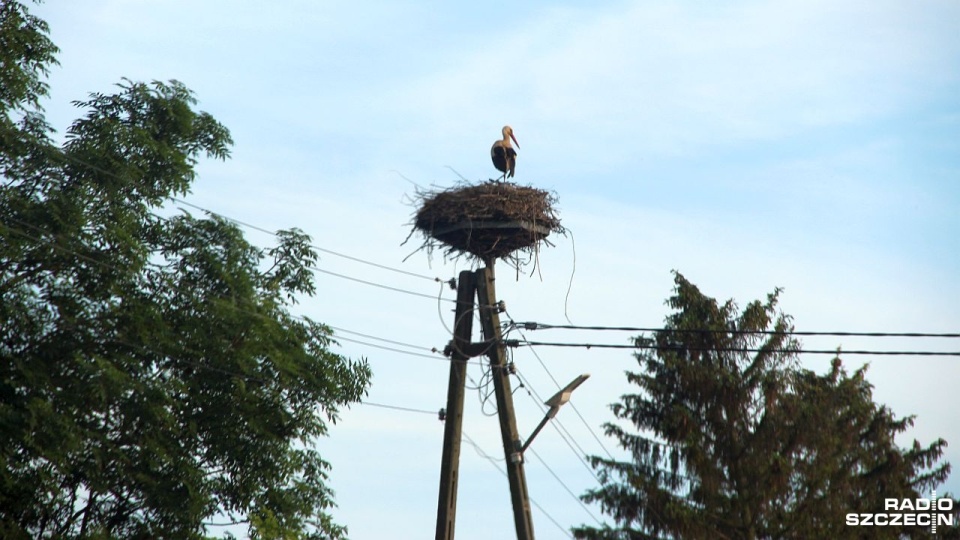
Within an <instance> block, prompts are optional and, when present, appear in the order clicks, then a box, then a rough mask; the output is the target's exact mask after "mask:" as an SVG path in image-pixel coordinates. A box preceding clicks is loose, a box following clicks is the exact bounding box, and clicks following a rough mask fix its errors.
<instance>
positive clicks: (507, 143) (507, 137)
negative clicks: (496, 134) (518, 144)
mask: <svg viewBox="0 0 960 540" xmlns="http://www.w3.org/2000/svg"><path fill="white" fill-rule="evenodd" d="M503 146H506V147H507V148H511V147H512V146H513V145H511V144H510V134H509V133H504V134H503Z"/></svg>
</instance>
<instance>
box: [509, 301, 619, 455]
mask: <svg viewBox="0 0 960 540" xmlns="http://www.w3.org/2000/svg"><path fill="white" fill-rule="evenodd" d="M504 313H505V314H506V315H507V317H508V318H509V319H510V324H511V325H512V326H513V327H514V328H516V329H517V332H518V333H519V334H520V337H521V338H523V340H524V341H526V340H527V336H526V335H524V333H523V330H521V329H520V327H519V326H518V325H517V324H516V323H515V322H514V321H513V317H511V316H510V313H509V312H507V311H506V310H504ZM530 352H532V353H533V356H534V357H535V358H536V359H537V361H538V362H540V365H541V366H542V367H543V369H544V371H546V372H547V375H549V376H550V379H551V380H552V381H553V384H555V385H556V386H557V390H560V389H561V388H562V387H561V386H560V382H559V381H557V378H556V377H554V376H553V373H551V372H550V370H549V369H548V368H547V364H546V363H545V362H544V361H543V359H542V358H540V354H539V353H537V350H536V349H534V348H533V347H531V348H530ZM537 399H540V398H539V396H538V397H537ZM541 401H542V400H541ZM569 404H570V407H571V408H573V410H574V412H575V413H576V414H577V416H578V417H579V418H580V421H581V422H583V425H584V426H585V427H586V428H587V430H588V431H589V432H590V434H591V435H592V436H593V438H594V440H596V441H597V444H599V445H600V447H601V448H602V449H603V451H604V452H605V453H606V454H607V456H608V457H609V458H610V459H614V458H613V454H612V453H610V450H609V449H608V448H607V446H606V445H605V444H604V443H603V440H602V439H600V436H599V435H597V432H596V431H594V429H593V427H592V426H591V425H590V424H589V422H587V419H586V418H584V417H583V415H582V414H581V413H580V409H578V408H577V406H576V405H575V404H574V403H573V400H572V399H571V400H570V402H569ZM577 446H578V447H579V445H577ZM580 451H581V452H583V448H580ZM583 453H584V454H586V452H583Z"/></svg>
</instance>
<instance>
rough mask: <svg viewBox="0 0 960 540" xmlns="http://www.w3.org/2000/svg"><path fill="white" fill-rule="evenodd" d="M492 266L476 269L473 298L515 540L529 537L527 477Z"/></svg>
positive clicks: (531, 538) (530, 524)
mask: <svg viewBox="0 0 960 540" xmlns="http://www.w3.org/2000/svg"><path fill="white" fill-rule="evenodd" d="M494 279H495V278H494V274H493V265H492V264H488V265H487V267H486V268H481V269H480V270H478V271H477V298H478V300H479V305H480V326H481V328H483V337H484V338H485V341H491V342H492V343H491V346H490V347H488V348H487V357H488V358H489V359H490V368H491V374H492V376H493V390H494V393H495V394H496V398H497V416H498V417H499V418H500V436H501V437H502V438H503V456H504V458H506V467H507V478H508V479H509V481H510V499H511V501H512V502H513V522H514V525H515V526H516V528H517V540H533V519H532V518H531V516H530V497H529V495H528V494H527V477H526V475H525V474H524V472H523V453H522V452H521V451H520V448H521V444H520V436H519V435H518V434H517V417H516V415H515V414H514V411H513V393H512V392H511V391H510V372H509V371H508V370H507V361H506V351H505V350H504V346H503V344H502V343H501V335H500V313H499V310H498V308H497V294H496V289H495V287H494V283H493V282H494Z"/></svg>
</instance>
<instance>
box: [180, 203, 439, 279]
mask: <svg viewBox="0 0 960 540" xmlns="http://www.w3.org/2000/svg"><path fill="white" fill-rule="evenodd" d="M170 199H171V200H173V201H176V202H178V203H180V204H183V205H185V206H189V207H191V208H195V209H197V210H200V211H202V212H206V213H207V214H210V215H212V216H217V217H219V218H221V219H224V220H227V221H230V222H233V223H236V224H237V225H241V226H243V227H247V228H248V229H253V230H255V231H259V232H262V233H265V234H269V235H271V236H278V235H277V232H276V231H271V230H269V229H266V228H264V227H260V226H258V225H254V224H252V223H248V222H246V221H242V220H239V219H237V218H233V217H230V216H228V215H226V214H221V213H219V212H214V211H213V210H210V209H208V208H204V207H202V206H199V205H196V204H193V203H191V202H187V201H185V200H183V199H181V198H179V197H170ZM309 245H310V247H312V248H314V249H316V250H317V251H322V252H324V253H328V254H330V255H334V256H336V257H341V258H343V259H347V260H350V261H354V262H358V263H361V264H366V265H368V266H373V267H374V268H380V269H382V270H389V271H391V272H396V273H398V274H403V275H407V276H411V277H415V278H420V279H426V280H429V281H440V282H442V281H443V280H441V279H440V278H439V277H431V276H428V275H425V274H418V273H416V272H411V271H409V270H403V269H402V268H394V267H392V266H387V265H385V264H380V263H376V262H373V261H368V260H366V259H361V258H360V257H354V256H353V255H347V254H345V253H340V252H337V251H333V250H332V249H327V248H325V247H321V246H318V245H316V244H309Z"/></svg>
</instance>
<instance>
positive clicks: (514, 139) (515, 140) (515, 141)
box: [510, 131, 520, 148]
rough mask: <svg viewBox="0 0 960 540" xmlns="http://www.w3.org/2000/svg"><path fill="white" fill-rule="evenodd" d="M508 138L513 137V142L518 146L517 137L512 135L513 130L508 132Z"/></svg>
mask: <svg viewBox="0 0 960 540" xmlns="http://www.w3.org/2000/svg"><path fill="white" fill-rule="evenodd" d="M510 138H511V139H513V143H514V144H516V145H517V148H520V143H518V142H517V138H516V137H514V136H513V132H512V131H511V132H510Z"/></svg>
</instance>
